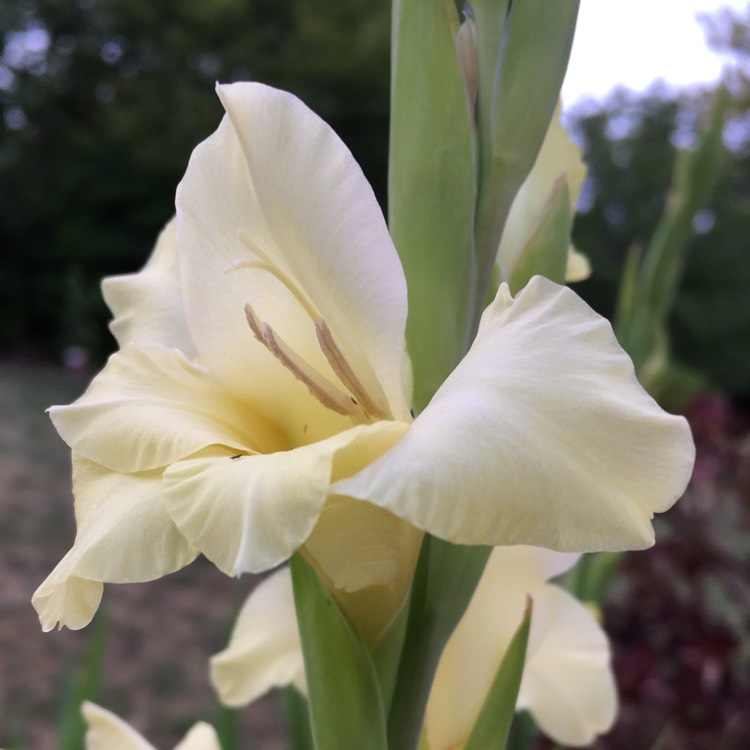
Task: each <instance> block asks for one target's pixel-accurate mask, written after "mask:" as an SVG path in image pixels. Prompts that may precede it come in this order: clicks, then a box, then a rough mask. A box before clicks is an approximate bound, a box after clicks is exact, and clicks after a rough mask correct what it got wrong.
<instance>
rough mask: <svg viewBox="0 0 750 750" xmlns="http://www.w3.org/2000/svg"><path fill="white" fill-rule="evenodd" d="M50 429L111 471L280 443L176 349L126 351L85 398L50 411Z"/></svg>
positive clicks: (270, 447)
mask: <svg viewBox="0 0 750 750" xmlns="http://www.w3.org/2000/svg"><path fill="white" fill-rule="evenodd" d="M50 416H51V417H52V421H53V422H54V425H55V427H56V428H57V431H58V432H59V433H60V435H61V436H62V438H63V439H64V440H65V442H66V443H68V445H70V446H71V447H72V448H73V449H74V450H75V451H76V452H78V453H80V454H81V455H83V456H84V457H85V458H88V459H89V460H91V461H94V462H96V463H98V464H101V465H102V466H107V467H108V468H110V469H112V470H113V471H119V472H141V471H149V470H152V469H156V468H159V467H164V466H167V465H168V464H171V463H172V462H174V461H177V460H179V459H181V458H184V457H185V456H189V455H191V454H193V453H196V452H197V451H199V450H201V449H203V448H205V447H206V446H209V445H226V446H229V447H231V448H235V449H237V450H243V451H251V450H253V451H272V450H279V449H282V448H284V447H286V442H285V440H283V439H282V438H281V436H280V435H279V434H278V433H277V432H276V431H275V430H274V429H273V428H272V427H271V426H269V425H268V423H267V422H266V421H265V420H264V419H263V418H262V417H260V416H259V415H258V414H257V412H255V411H254V410H252V409H250V408H248V407H247V406H245V405H243V404H242V403H240V402H239V401H237V400H236V399H234V398H232V397H231V396H229V395H228V394H227V393H226V392H225V391H224V390H223V389H222V388H221V386H220V385H219V384H218V383H217V382H216V380H215V379H214V378H213V377H212V376H211V375H210V373H208V372H207V371H206V370H205V369H203V368H202V367H200V366H199V365H197V364H195V363H193V362H190V361H188V360H187V359H186V358H185V357H184V356H183V355H182V354H181V353H180V352H179V351H177V350H176V349H167V348H165V347H162V346H155V345H151V346H142V347H139V346H133V345H131V346H128V347H126V348H125V349H124V350H122V351H121V352H118V353H116V354H114V355H112V357H110V359H109V361H108V363H107V365H106V367H105V368H104V370H102V372H100V373H99V374H98V375H97V376H96V377H95V378H94V380H93V381H92V383H91V385H90V386H89V388H88V390H87V391H86V393H84V394H83V396H81V397H80V398H79V399H78V400H77V401H76V402H75V403H73V404H71V405H70V406H54V407H52V408H51V409H50Z"/></svg>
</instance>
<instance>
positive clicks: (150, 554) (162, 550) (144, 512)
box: [32, 454, 197, 631]
mask: <svg viewBox="0 0 750 750" xmlns="http://www.w3.org/2000/svg"><path fill="white" fill-rule="evenodd" d="M73 486H74V491H75V496H76V522H77V525H78V530H77V533H76V538H75V542H74V544H73V547H72V548H71V549H70V551H69V552H68V554H67V555H66V556H65V557H64V558H63V559H62V560H61V561H60V563H58V565H57V566H56V567H55V569H54V570H53V571H52V572H51V573H50V575H49V576H48V577H47V579H46V580H45V581H44V582H43V583H42V584H41V586H39V588H38V589H37V591H36V592H35V593H34V597H33V599H32V603H33V605H34V607H35V608H36V610H37V613H38V614H39V619H40V621H41V623H42V627H43V629H44V630H45V631H48V630H51V629H52V628H54V627H55V625H57V624H58V622H59V623H60V625H65V626H66V627H69V628H71V629H73V630H76V629H78V628H82V627H84V626H85V625H87V624H88V623H89V622H90V621H91V618H92V617H93V616H94V613H95V612H96V609H97V607H98V606H99V601H100V599H101V594H102V583H103V582H108V583H130V582H140V581H151V580H153V579H155V578H160V577H161V576H164V575H166V574H167V573H172V572H174V571H175V570H179V569H180V568H183V567H185V566H186V565H187V564H188V563H190V562H191V561H192V560H193V559H194V558H195V556H196V555H197V550H195V548H193V547H192V546H191V545H190V544H188V543H187V542H186V541H185V539H184V538H183V537H182V535H181V534H180V533H179V532H178V530H177V528H176V527H175V525H174V523H173V522H172V520H171V519H170V517H169V516H168V515H167V513H166V511H165V509H164V504H163V500H162V487H161V473H160V472H149V473H144V474H134V475H124V474H116V473H114V472H111V471H108V470H106V469H103V468H102V467H101V466H98V465H96V464H94V463H92V462H90V461H87V460H86V459H83V458H81V457H80V456H77V455H75V454H74V455H73Z"/></svg>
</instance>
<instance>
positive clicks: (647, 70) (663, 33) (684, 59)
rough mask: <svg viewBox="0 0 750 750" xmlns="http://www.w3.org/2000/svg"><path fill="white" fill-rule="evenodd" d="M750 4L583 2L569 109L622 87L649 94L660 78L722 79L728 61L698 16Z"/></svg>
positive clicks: (566, 94) (711, 0) (566, 97)
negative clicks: (712, 44)
mask: <svg viewBox="0 0 750 750" xmlns="http://www.w3.org/2000/svg"><path fill="white" fill-rule="evenodd" d="M749 5H750V2H749V1H748V0H581V6H580V10H579V14H578V25H577V28H576V36H575V40H574V42H573V51H572V53H571V56H570V63H569V65H568V72H567V76H566V79H565V83H564V84H563V90H562V94H563V102H564V104H565V105H566V106H570V105H571V104H573V103H574V102H575V101H577V100H579V99H581V98H583V97H585V96H590V97H593V98H595V99H603V98H604V97H605V96H606V94H607V92H608V91H610V90H611V89H612V88H613V87H614V86H616V85H618V84H620V85H624V86H626V87H627V88H629V89H632V90H634V91H644V90H645V89H646V88H648V86H649V85H650V84H651V83H653V82H654V81H655V80H657V79H663V80H665V81H667V82H668V83H671V84H673V85H675V86H687V85H689V84H690V83H694V82H709V81H715V80H717V79H718V77H719V75H720V73H721V68H722V59H721V57H720V56H718V55H716V54H715V53H713V52H712V51H711V50H709V49H708V47H707V45H706V42H705V37H704V34H703V29H702V27H701V26H700V24H699V23H698V21H697V20H696V14H697V13H715V12H716V11H717V10H719V9H720V8H722V7H731V8H734V9H736V10H742V9H744V8H746V7H748V6H749Z"/></svg>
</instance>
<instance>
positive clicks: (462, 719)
mask: <svg viewBox="0 0 750 750" xmlns="http://www.w3.org/2000/svg"><path fill="white" fill-rule="evenodd" d="M536 552H537V551H536V550H535V549H534V548H526V547H523V548H521V547H519V548H511V547H501V548H497V549H495V550H493V551H492V554H491V555H490V558H489V560H488V562H487V566H486V568H485V570H484V573H483V574H482V578H481V579H480V581H479V584H478V586H477V588H476V591H475V592H474V596H473V597H472V600H471V602H470V604H469V607H468V608H467V610H466V612H465V613H464V616H463V617H462V618H461V621H460V622H459V624H458V627H457V628H456V630H455V631H454V632H453V635H452V636H451V637H450V639H449V641H448V643H447V645H446V647H445V650H444V651H443V654H442V656H441V657H440V662H439V663H438V668H437V672H436V673H435V679H434V681H433V684H432V689H431V691H430V698H429V701H428V704H427V712H426V716H425V730H426V733H427V740H428V743H429V747H430V750H454V749H455V748H460V747H462V746H463V744H464V743H465V742H466V740H467V739H468V737H469V734H470V733H471V729H472V727H473V726H474V724H475V722H476V720H477V717H478V716H479V712H480V710H481V708H482V705H483V704H484V700H485V697H486V696H487V692H488V691H489V689H490V686H491V685H492V681H493V680H494V678H495V674H496V673H497V670H498V668H499V666H500V664H501V663H502V660H503V656H504V655H505V651H506V649H507V648H508V644H509V643H510V641H511V639H512V637H513V634H514V632H515V630H516V628H517V627H518V626H519V624H520V623H521V620H522V619H523V613H524V608H525V606H526V596H527V595H528V594H533V593H534V592H536V591H538V590H539V589H540V588H541V586H542V585H543V581H544V578H543V573H542V569H543V563H542V562H541V561H538V560H536V559H535V555H536ZM527 564H530V565H531V567H528V568H527V567H526V565H527ZM532 624H533V618H532Z"/></svg>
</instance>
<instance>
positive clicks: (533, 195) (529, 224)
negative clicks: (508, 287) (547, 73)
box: [497, 104, 586, 280]
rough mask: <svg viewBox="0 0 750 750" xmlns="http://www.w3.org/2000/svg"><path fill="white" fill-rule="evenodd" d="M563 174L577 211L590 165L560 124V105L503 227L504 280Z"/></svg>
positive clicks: (501, 262) (500, 255) (500, 257)
mask: <svg viewBox="0 0 750 750" xmlns="http://www.w3.org/2000/svg"><path fill="white" fill-rule="evenodd" d="M560 177H564V178H565V179H566V180H567V183H568V189H569V191H570V203H571V210H574V208H575V204H576V200H577V199H578V194H579V193H580V191H581V186H582V185H583V181H584V179H585V178H586V166H585V164H584V163H583V160H582V158H581V150H580V149H579V148H578V147H577V146H576V145H575V144H574V143H573V142H572V141H571V139H570V136H569V135H568V133H567V132H566V131H565V128H563V126H562V124H561V123H560V105H559V104H558V106H557V109H556V111H555V114H554V115H553V117H552V122H551V123H550V126H549V129H548V131H547V135H546V136H545V139H544V142H543V143H542V147H541V149H540V151H539V155H538V156H537V159H536V162H535V163H534V166H533V168H532V170H531V172H530V173H529V176H528V177H527V178H526V180H525V182H524V183H523V185H522V186H521V188H520V190H519V191H518V194H517V195H516V198H515V200H514V201H513V205H512V207H511V211H510V214H509V215H508V219H507V221H506V224H505V228H504V229H503V236H502V240H501V242H500V247H499V249H498V259H497V262H498V266H499V267H500V273H501V279H503V280H508V279H510V277H511V275H512V273H513V269H514V267H515V265H516V263H517V261H518V258H519V256H520V255H521V253H522V252H523V249H524V247H525V246H526V243H527V242H528V241H529V239H530V238H531V236H532V234H533V233H534V231H535V230H536V228H537V227H538V225H539V222H540V221H541V219H542V216H543V211H544V209H545V207H546V205H547V201H548V200H549V197H550V194H551V193H552V189H553V187H554V185H555V183H556V182H557V180H558V179H559V178H560ZM571 280H572V279H571Z"/></svg>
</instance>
